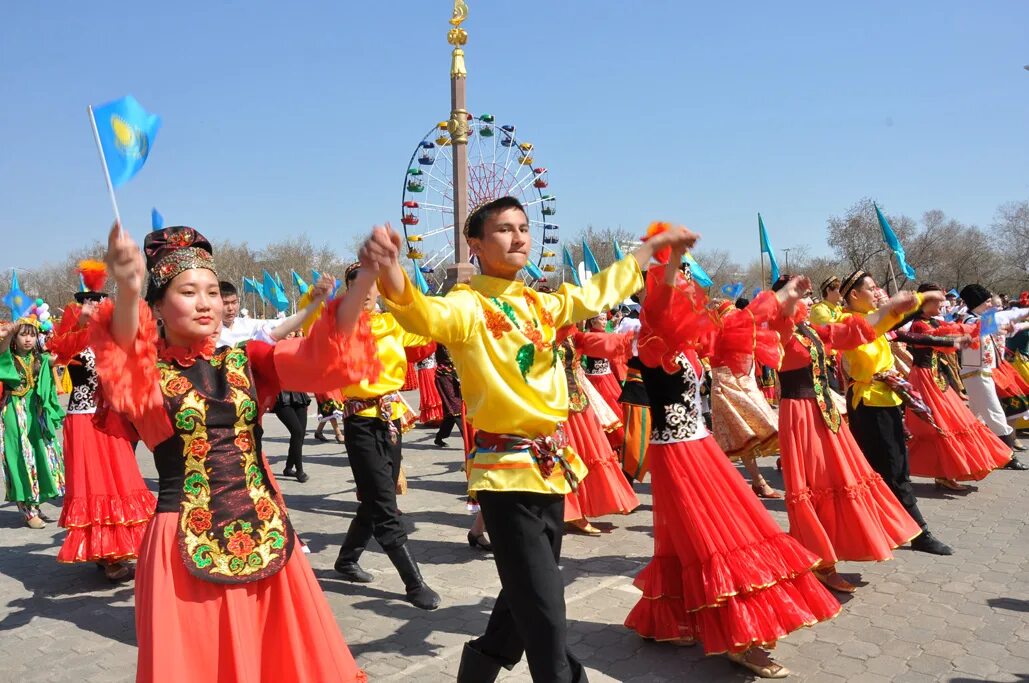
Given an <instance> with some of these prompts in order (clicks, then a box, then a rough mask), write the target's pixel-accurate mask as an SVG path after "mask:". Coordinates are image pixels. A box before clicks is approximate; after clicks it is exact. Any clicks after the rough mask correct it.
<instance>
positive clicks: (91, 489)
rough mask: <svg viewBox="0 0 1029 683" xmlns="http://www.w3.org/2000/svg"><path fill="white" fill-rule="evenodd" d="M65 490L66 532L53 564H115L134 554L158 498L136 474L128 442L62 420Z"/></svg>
mask: <svg viewBox="0 0 1029 683" xmlns="http://www.w3.org/2000/svg"><path fill="white" fill-rule="evenodd" d="M64 474H65V478H66V486H67V488H66V493H65V495H64V505H63V507H62V508H61V519H60V521H59V522H58V524H60V526H62V527H64V528H65V529H67V530H68V535H67V536H65V538H64V543H63V544H62V545H61V550H60V552H58V553H57V561H58V562H105V561H106V562H117V561H120V560H131V559H134V558H135V557H136V556H137V555H138V554H139V546H140V543H142V541H143V534H144V532H145V531H146V526H147V522H149V521H150V518H151V517H152V516H153V514H154V507H155V505H156V504H157V500H156V499H155V498H154V495H153V494H152V493H150V491H149V489H147V487H146V483H145V482H144V481H143V476H142V475H141V474H140V473H139V465H137V464H136V454H135V452H134V451H133V449H132V444H131V443H130V442H129V441H128V440H127V439H124V438H118V437H114V436H111V435H109V434H106V433H104V432H102V431H100V430H99V429H97V428H96V427H95V426H94V425H93V416H92V415H89V414H72V415H68V416H67V417H66V418H65V420H64Z"/></svg>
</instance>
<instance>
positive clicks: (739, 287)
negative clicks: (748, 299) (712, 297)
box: [722, 282, 743, 301]
mask: <svg viewBox="0 0 1029 683" xmlns="http://www.w3.org/2000/svg"><path fill="white" fill-rule="evenodd" d="M722 294H724V295H725V296H727V297H729V299H730V300H732V301H736V299H739V298H740V296H741V295H742V294H743V283H742V282H734V283H732V284H731V285H722Z"/></svg>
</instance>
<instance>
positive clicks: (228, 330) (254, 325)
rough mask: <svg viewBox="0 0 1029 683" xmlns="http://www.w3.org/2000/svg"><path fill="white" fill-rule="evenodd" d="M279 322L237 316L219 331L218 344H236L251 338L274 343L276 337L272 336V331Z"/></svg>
mask: <svg viewBox="0 0 1029 683" xmlns="http://www.w3.org/2000/svg"><path fill="white" fill-rule="evenodd" d="M277 324H278V321H276V320H258V319H255V318H240V317H238V316H237V317H236V319H235V320H233V321H232V325H231V326H229V327H225V326H224V325H222V329H221V331H220V332H219V333H218V346H236V345H238V344H240V343H242V342H247V341H250V340H251V339H255V340H257V341H263V342H267V343H269V344H274V343H275V339H273V338H272V336H271V331H272V330H273V329H275V326H276V325H277Z"/></svg>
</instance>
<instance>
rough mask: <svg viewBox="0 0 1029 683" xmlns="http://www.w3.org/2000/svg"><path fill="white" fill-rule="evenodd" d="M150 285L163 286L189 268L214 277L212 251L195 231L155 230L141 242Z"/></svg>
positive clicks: (209, 245)
mask: <svg viewBox="0 0 1029 683" xmlns="http://www.w3.org/2000/svg"><path fill="white" fill-rule="evenodd" d="M143 253H144V254H146V268H147V270H148V271H149V272H150V286H152V287H155V288H160V287H164V286H165V285H167V284H168V283H169V282H171V280H172V278H174V277H175V276H176V275H178V274H179V273H182V272H183V271H187V270H190V269H192V268H206V269H207V270H209V271H211V272H212V273H214V274H215V276H216V277H217V275H218V271H217V270H216V269H215V267H214V251H213V250H212V249H211V243H210V242H208V241H207V238H206V237H204V236H203V235H201V234H200V233H199V232H197V230H195V229H194V228H187V227H183V226H175V227H173V228H162V229H161V230H154V231H153V232H152V233H150V234H149V235H147V236H146V239H145V240H143Z"/></svg>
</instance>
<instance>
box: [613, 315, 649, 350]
mask: <svg viewBox="0 0 1029 683" xmlns="http://www.w3.org/2000/svg"><path fill="white" fill-rule="evenodd" d="M642 326H643V323H641V322H640V319H639V318H630V317H628V316H626V317H624V318H622V319H621V320H619V321H618V327H616V328H615V332H617V333H618V334H624V333H626V332H632V333H633V338H632V355H634V356H638V355H640V351H639V348H638V347H637V346H636V342H637V340H638V339H639V336H640V328H641V327H642Z"/></svg>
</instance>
